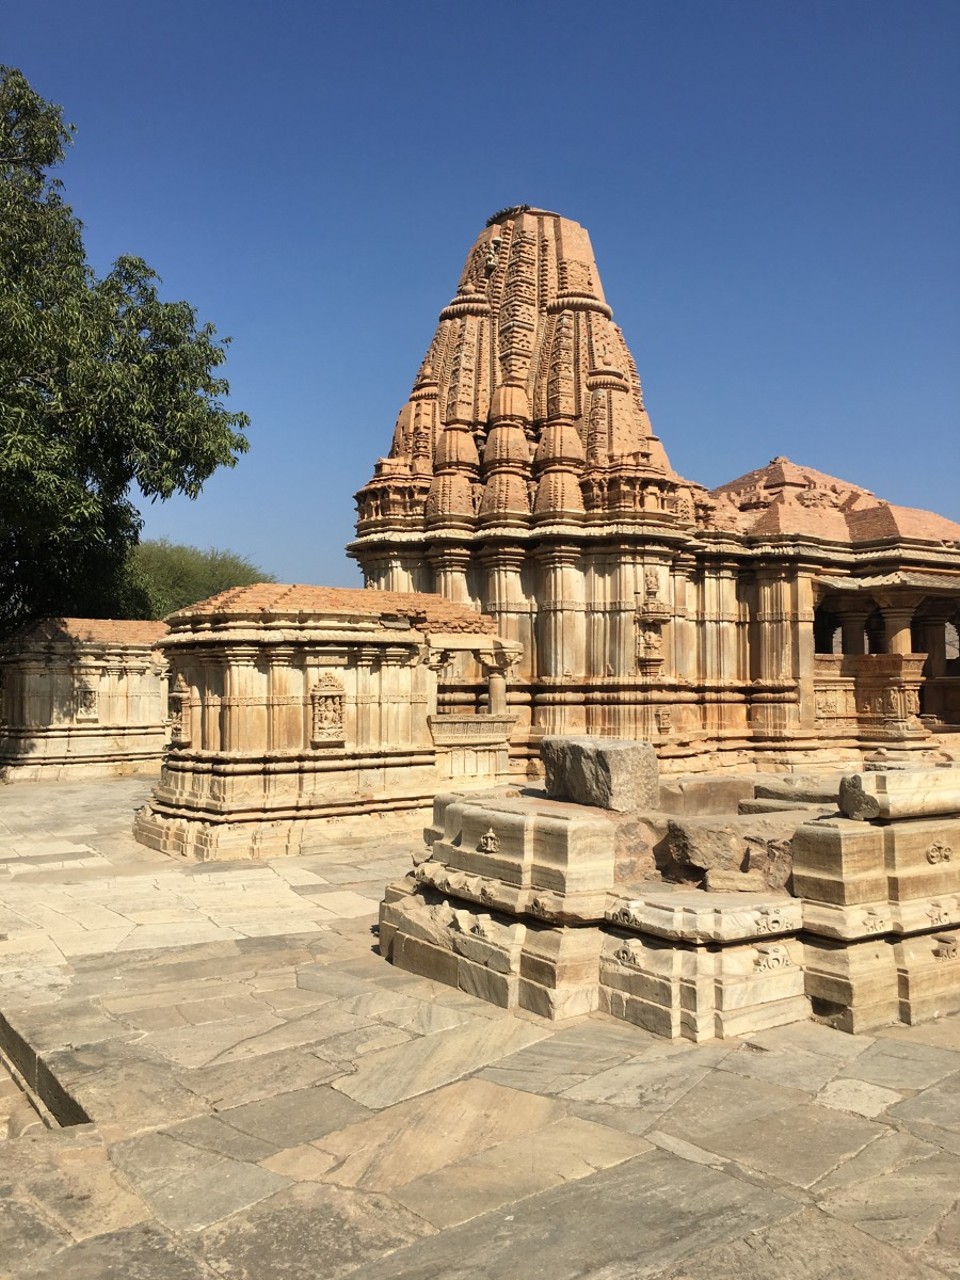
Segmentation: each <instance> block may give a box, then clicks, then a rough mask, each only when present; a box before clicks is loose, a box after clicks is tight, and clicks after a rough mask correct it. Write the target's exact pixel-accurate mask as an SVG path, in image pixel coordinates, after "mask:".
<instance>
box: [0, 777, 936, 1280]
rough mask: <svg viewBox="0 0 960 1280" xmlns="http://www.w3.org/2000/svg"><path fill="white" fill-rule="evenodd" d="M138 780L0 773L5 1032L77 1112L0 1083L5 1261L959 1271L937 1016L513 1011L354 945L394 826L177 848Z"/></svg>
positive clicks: (53, 1273)
mask: <svg viewBox="0 0 960 1280" xmlns="http://www.w3.org/2000/svg"><path fill="white" fill-rule="evenodd" d="M148 788H149V780H144V779H121V780H114V781H106V782H88V783H68V784H58V785H47V784H36V785H30V786H28V785H21V786H10V787H5V788H0V1015H2V1016H3V1018H4V1019H5V1020H6V1024H7V1029H4V1025H3V1024H2V1023H0V1030H4V1034H5V1035H6V1036H7V1039H8V1040H9V1039H10V1038H11V1037H13V1036H15V1035H19V1036H20V1037H22V1038H23V1041H25V1042H26V1043H27V1044H29V1045H30V1046H31V1047H32V1050H33V1051H34V1052H35V1053H36V1054H38V1055H39V1062H38V1063H34V1064H33V1066H32V1067H30V1064H29V1062H28V1063H27V1068H28V1074H29V1073H31V1072H32V1074H33V1075H34V1076H36V1077H38V1078H40V1077H42V1078H43V1079H44V1080H46V1082H47V1083H46V1086H45V1087H46V1090H47V1096H48V1097H49V1098H51V1099H52V1098H54V1095H55V1090H56V1086H55V1084H54V1083H53V1082H52V1081H50V1079H49V1073H50V1072H52V1073H53V1077H55V1080H56V1081H59V1084H60V1085H61V1086H62V1088H63V1089H64V1090H66V1092H67V1094H68V1095H69V1097H70V1098H72V1099H73V1101H74V1104H75V1106H77V1107H80V1108H82V1109H83V1113H85V1114H86V1116H88V1117H89V1118H90V1119H89V1122H86V1123H80V1124H74V1125H72V1126H69V1127H65V1128H53V1129H46V1128H43V1127H41V1126H40V1125H39V1124H38V1122H37V1118H36V1115H35V1113H34V1112H33V1111H32V1110H30V1108H29V1106H28V1105H27V1104H26V1100H25V1097H24V1095H23V1094H22V1093H21V1092H20V1090H19V1089H18V1088H17V1086H16V1084H15V1083H14V1082H13V1080H11V1079H9V1078H6V1077H4V1076H0V1135H2V1133H3V1132H5V1131H6V1129H7V1127H8V1121H9V1132H10V1134H11V1136H10V1137H9V1139H8V1140H6V1141H0V1280H14V1278H16V1280H41V1278H44V1280H53V1278H54V1277H55V1278H56V1280H113V1278H116V1280H121V1278H122V1280H337V1278H338V1277H343V1276H351V1277H354V1278H355V1280H368V1278H370V1280H372V1278H373V1277H376V1278H377V1280H391V1278H392V1277H407V1278H409V1280H414V1278H417V1277H422V1278H423V1280H428V1278H429V1280H433V1278H440V1280H459V1278H462V1277H485V1278H489V1280H498V1278H501V1277H502V1278H503V1280H508V1278H509V1280H514V1278H515V1277H517V1276H523V1277H524V1280H537V1277H544V1278H546V1277H549V1278H550V1280H574V1278H576V1280H633V1278H639V1277H651V1278H657V1280H728V1278H729V1280H732V1277H738V1280H769V1277H772V1276H776V1277H777V1278H778V1280H790V1278H794V1277H795V1278H796V1280H821V1278H826V1277H837V1278H838V1280H839V1278H841V1277H842V1278H843V1280H868V1278H869V1280H878V1278H879V1280H883V1278H884V1277H888V1276H889V1277H896V1278H897V1280H929V1278H931V1277H935V1276H953V1277H960V1018H958V1017H949V1018H943V1019H940V1020H938V1021H936V1022H933V1023H930V1024H927V1025H926V1026H923V1027H917V1028H896V1029H890V1030H888V1031H882V1032H880V1033H878V1034H876V1035H873V1036H857V1037H851V1036H846V1035H842V1034H841V1033H840V1032H836V1031H832V1030H829V1029H827V1028H825V1027H821V1026H816V1025H814V1024H812V1023H805V1024H799V1025H797V1026H794V1027H785V1028H779V1029H777V1030H774V1031H767V1032H762V1033H759V1034H757V1035H753V1036H750V1037H747V1038H745V1039H742V1040H733V1041H724V1042H719V1043H713V1044H706V1045H700V1046H694V1045H691V1044H689V1043H687V1042H667V1041H663V1040H659V1039H657V1038H655V1037H653V1036H650V1035H647V1034H646V1033H644V1032H642V1031H640V1030H639V1029H636V1028H633V1027H629V1026H626V1025H625V1024H623V1023H619V1022H616V1021H614V1020H612V1019H609V1018H605V1017H603V1016H602V1015H595V1016H591V1017H585V1018H582V1019H579V1020H577V1021H576V1022H574V1023H573V1024H564V1025H563V1026H561V1027H557V1026H555V1025H553V1024H549V1023H546V1022H543V1021H540V1020H539V1019H536V1018H534V1017H532V1016H527V1015H523V1014H519V1015H516V1014H513V1013H506V1012H504V1011H502V1010H498V1009H495V1008H493V1007H492V1006H490V1005H487V1004H483V1003H481V1002H479V1001H477V1000H475V999H473V998H472V997H470V996H468V995H466V994H465V993H463V992H458V991H453V990H451V989H450V988H447V987H443V986H440V985H438V984H436V983H433V982H430V981H428V980H427V979H424V978H419V977H416V976H415V975H412V974H408V973H402V972H399V971H396V970H393V969H391V968H390V967H389V966H388V965H387V964H385V963H384V962H383V961H382V960H381V959H380V958H379V956H378V955H377V952H376V936H375V932H374V928H375V922H376V907H377V903H378V901H379V898H380V896H381V891H382V889H383V885H384V883H385V882H386V881H387V880H389V879H391V878H395V877H396V876H397V875H399V874H401V873H402V872H403V871H404V870H405V869H406V867H407V866H408V865H409V859H410V854H411V852H412V851H413V850H414V848H416V847H417V845H418V843H419V841H418V833H417V826H416V824H415V823H413V822H408V823H407V824H406V826H404V825H403V824H398V825H397V826H396V827H393V828H389V829H388V828H387V827H386V825H385V824H378V823H376V822H373V821H371V822H370V823H369V824H368V829H367V830H365V832H364V834H363V835H362V836H360V835H357V834H356V832H348V831H346V830H344V831H343V832H341V833H338V831H337V828H336V827H331V829H330V835H329V839H328V840H327V841H326V842H325V843H324V842H320V841H318V842H317V843H316V845H314V846H312V847H311V849H310V851H309V852H308V853H307V854H305V855H304V856H302V857H299V858H296V859H287V860H284V859H279V860H275V861H272V862H265V863H258V862H244V863H240V862H237V863H216V864H209V865H198V864H194V863H186V862H177V861H174V860H172V859H170V858H167V857H165V856H163V855H161V854H158V853H155V852H152V851H150V850H147V849H143V848H141V847H140V846H139V845H137V844H136V843H135V842H134V841H133V839H132V837H131V836H130V834H129V828H130V824H131V821H132V817H133V811H134V809H135V808H136V807H137V806H138V805H140V804H142V803H143V801H144V799H145V797H146V794H147V791H148ZM27 1057H28V1058H29V1054H28V1055H27ZM64 1105H65V1104H64ZM24 1107H26V1111H24ZM83 1113H79V1112H78V1113H77V1114H78V1116H79V1117H80V1118H82V1114H83ZM16 1135H19V1136H16Z"/></svg>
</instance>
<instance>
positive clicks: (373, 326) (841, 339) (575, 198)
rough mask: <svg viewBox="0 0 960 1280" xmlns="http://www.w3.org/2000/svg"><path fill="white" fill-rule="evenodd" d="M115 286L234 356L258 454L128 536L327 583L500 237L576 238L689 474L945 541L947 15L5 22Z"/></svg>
mask: <svg viewBox="0 0 960 1280" xmlns="http://www.w3.org/2000/svg"><path fill="white" fill-rule="evenodd" d="M0 62H5V63H7V64H10V65H13V66H18V67H20V68H21V69H22V70H23V71H24V72H25V74H26V75H27V77H28V79H29V80H30V81H31V83H32V84H33V86H34V88H36V89H37V90H38V91H39V92H40V93H41V94H43V95H44V97H46V98H48V99H50V100H52V101H55V102H58V103H60V104H61V105H62V106H63V107H64V109H65V114H66V117H67V119H68V120H70V121H72V122H73V123H75V124H76V126H77V138H76V143H75V146H74V148H73V150H72V152H71V155H70V158H69V160H68V162H67V164H66V165H65V167H64V171H63V174H62V177H63V179H64V181H65V184H66V197H67V199H68V200H69V201H70V202H71V203H72V204H73V206H74V209H75V210H76V212H77V214H78V215H79V216H80V217H81V218H82V220H83V222H84V223H85V225H86V228H87V231H86V243H87V249H88V253H89V255H90V257H91V260H92V261H93V263H94V265H95V266H96V267H97V268H98V269H100V270H103V269H106V268H107V267H108V266H109V265H110V263H111V262H112V261H113V259H114V258H115V257H116V256H117V255H118V254H121V253H135V254H138V255H140V256H141V257H143V258H145V259H146V260H147V262H149V263H150V265H151V266H153V267H154V269H155V270H156V271H158V272H159V274H160V276H161V277H162V279H163V287H162V296H164V297H168V298H186V299H188V300H189V301H190V302H191V303H192V304H193V305H194V306H195V307H196V308H197V310H198V313H199V318H200V319H201V320H212V321H213V323H214V324H215V325H216V326H217V328H218V330H219V332H220V333H221V334H224V335H231V336H232V339H233V343H232V346H231V348H230V357H229V360H228V363H227V366H226V370H225V372H226V376H227V377H228V378H229V380H230V383H231V386H232V393H233V394H232V397H231V405H232V407H234V408H237V409H243V410H245V411H246V412H247V413H249V414H250V416H251V418H252V426H251V429H250V441H251V449H250V452H249V453H248V454H247V455H246V457H244V458H243V459H241V461H240V463H239V464H238V466H237V467H236V469H235V470H233V471H230V472H221V473H219V474H218V475H217V476H215V477H214V478H213V479H211V480H210V481H209V482H208V484H207V486H206V488H205V490H204V493H203V495H202V496H201V497H200V498H199V499H198V500H197V501H196V502H193V503H191V502H188V501H187V500H174V501H172V502H170V503H167V504H165V505H161V504H156V505H153V506H150V505H148V506H146V507H145V509H144V516H145V522H146V523H145V530H144V536H145V537H159V536H167V537H170V538H172V539H174V540H175V541H182V542H189V543H194V544H197V545H200V546H211V545H212V546H218V547H223V548H228V549H230V550H233V551H237V552H241V553H243V554H245V555H247V556H250V557H251V558H252V559H253V560H254V561H255V562H256V563H258V564H259V565H260V566H261V567H262V568H264V569H266V570H269V571H270V572H272V573H274V574H276V575H277V577H278V578H279V579H280V580H281V581H299V582H322V583H329V584H332V585H350V584H352V583H354V582H358V581H359V578H358V575H357V571H356V570H355V568H354V567H353V565H352V562H349V561H348V560H347V559H346V558H345V556H344V554H343V550H342V548H343V545H344V543H345V542H347V541H348V540H349V538H350V537H351V536H352V531H353V518H354V506H353V498H352V495H353V493H354V492H355V491H356V490H357V489H358V488H359V487H360V486H361V485H362V484H363V483H365V481H366V480H367V479H368V478H369V475H370V473H371V471H372V468H373V464H374V461H375V460H376V458H377V457H379V456H380V455H381V454H383V453H385V452H386V450H387V448H388V447H389V443H390V438H391V434H392V430H393V424H394V421H395V418H396V415H397V412H398V410H399V408H400V406H401V405H402V403H403V402H404V400H405V399H406V396H407V395H408V393H409V390H410V386H411V383H412V380H413V377H414V375H415V373H416V370H417V367H418V365H419V363H420V360H421V359H422V357H423V354H424V352H425V350H426V347H427V345H428V343H429V341H430V338H431V336H432V334H433V330H434V327H435V324H436V319H437V313H438V311H439V310H440V308H441V307H443V306H444V305H445V304H446V302H447V301H448V300H449V298H450V297H451V296H452V294H453V293H454V292H455V287H456V281H457V277H458V274H459V271H460V268H461V265H462V262H463V259H464V257H465V256H466V253H467V251H468V249H469V248H470V246H471V244H472V242H473V240H474V238H475V237H476V235H477V234H478V233H479V231H480V230H481V228H482V227H483V224H484V222H485V220H486V218H487V217H488V216H489V215H490V214H491V213H492V212H494V211H495V210H496V209H498V208H501V207H502V206H504V205H511V204H518V203H529V204H533V205H537V206H540V207H543V208H547V209H553V210H555V211H556V212H558V213H561V214H563V215H565V216H566V217H570V218H574V219H576V220H577V221H578V222H582V223H583V224H584V225H585V226H587V227H588V228H589V230H590V233H591V237H592V240H593V245H594V249H595V251H596V255H597V260H598V263H599V267H600V273H601V277H602V279H603V282H604V288H605V291H606V295H607V300H608V302H610V304H611V305H612V307H613V309H614V318H615V319H616V320H617V322H618V323H619V324H620V325H621V327H622V328H623V330H624V333H625V336H626V339H627V342H628V343H629V345H630V347H631V349H632V351H633V353H634V355H635V357H636V359H637V363H638V366H639V369H640V376H641V379H642V380H643V384H644V389H645V394H646V400H647V404H648V408H649V409H650V412H651V416H652V418H653V423H654V427H655V429H656V430H657V432H658V434H659V435H660V436H661V437H662V439H663V441H664V444H665V445H666V448H667V451H668V453H669V455H670V459H671V462H672V463H673V465H674V467H675V468H676V470H678V471H679V472H681V473H682V474H684V475H686V476H688V477H689V478H690V479H693V480H697V481H699V482H701V483H703V484H706V485H709V486H711V487H712V486H714V485H718V484H721V483H723V482H725V481H727V480H731V479H733V478H734V477H736V476H738V475H741V474H742V473H743V472H745V471H749V470H752V469H753V468H754V467H758V466H763V465H764V464H765V463H766V462H767V461H768V460H769V459H770V458H772V457H774V456H775V455H776V454H786V455H787V456H788V457H790V458H792V459H793V460H794V461H795V462H798V463H801V464H806V465H808V466H811V467H815V468H817V469H818V470H821V471H827V472H830V473H832V474H834V475H838V476H841V477H842V478H844V479H847V480H852V481H855V482H857V483H859V484H862V485H864V486H866V487H867V488H869V489H872V490H874V491H875V492H876V493H878V494H880V495H881V496H883V497H885V498H889V499H890V500H891V501H894V502H897V503H901V504H903V505H907V506H919V507H926V508H928V509H931V510H934V511H939V512H940V513H941V514H943V515H946V516H949V517H951V518H952V519H954V520H960V483H958V477H960V438H958V412H957V406H958V404H960V358H958V356H960V252H958V243H960V241H958V230H960V163H958V161H960V154H958V153H960V3H958V0H632V2H630V0H620V2H618V3H607V2H606V0H592V2H591V3H582V2H581V3H571V2H570V0H549V2H542V0H512V3H511V2H505V0H488V2H487V3H484V4H475V3H468V2H466V0H459V2H458V0H436V2H435V0H392V2H390V0H338V2H337V3H333V2H331V0H313V2H311V3H308V2H301V0H273V3H270V4H267V3H263V2H262V0H261V2H259V3H253V0H158V2H156V3H146V2H145V0H2V3H0Z"/></svg>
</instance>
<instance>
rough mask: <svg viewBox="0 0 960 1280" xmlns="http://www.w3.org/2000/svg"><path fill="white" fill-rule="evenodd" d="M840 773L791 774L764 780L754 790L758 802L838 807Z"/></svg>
mask: <svg viewBox="0 0 960 1280" xmlns="http://www.w3.org/2000/svg"><path fill="white" fill-rule="evenodd" d="M842 776H843V775H842V774H840V773H826V774H822V775H819V776H818V775H816V774H802V773H790V774H784V775H783V776H782V777H779V778H769V777H768V778H764V779H763V781H761V782H758V783H757V785H756V787H755V789H754V793H753V794H754V796H755V797H756V798H757V799H758V800H775V801H782V802H785V803H793V804H800V805H803V804H813V805H822V806H827V807H830V808H832V809H836V807H837V793H838V791H839V789H840V780H841V778H842Z"/></svg>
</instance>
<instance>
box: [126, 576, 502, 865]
mask: <svg viewBox="0 0 960 1280" xmlns="http://www.w3.org/2000/svg"><path fill="white" fill-rule="evenodd" d="M169 623H170V631H169V635H168V636H167V638H166V640H165V641H164V648H165V651H166V653H167V655H168V658H169V661H170V664H171V667H172V669H173V671H174V672H175V673H176V674H175V678H174V683H173V687H172V690H171V694H170V719H171V727H172V736H171V745H170V750H169V752H168V754H167V757H166V760H165V762H164V767H163V771H162V774H161V778H160V782H159V784H158V785H157V787H156V788H155V790H154V793H153V796H152V798H151V800H150V803H149V804H148V805H147V806H146V808H145V810H144V811H142V812H141V814H140V815H139V816H138V818H137V821H136V825H135V834H136V836H137V838H138V839H139V840H141V841H142V842H143V843H144V844H148V845H150V846H151V847H153V848H158V849H162V850H165V851H168V852H171V853H176V854H179V855H182V856H185V857H196V858H200V859H207V858H235V857H267V856H274V855H278V854H285V853H297V852H299V850H300V849H301V848H302V846H303V844H304V841H306V840H308V839H309V838H310V836H311V833H312V832H316V831H317V830H319V829H321V828H318V826H317V824H318V823H320V824H322V823H323V821H324V820H325V819H328V818H332V817H349V816H351V815H358V814H365V813H382V812H391V811H402V810H408V809H417V808H420V807H423V806H426V805H428V804H429V803H430V802H431V801H432V799H433V796H434V794H435V793H436V792H437V790H438V789H440V788H441V787H444V786H446V785H449V783H450V781H451V780H452V779H453V778H456V780H457V783H458V785H459V786H465V787H469V786H477V787H489V786H490V785H491V784H492V783H494V782H496V781H497V780H498V779H499V778H501V777H502V776H504V775H505V773H506V770H507V741H508V737H509V730H510V726H511V724H512V718H511V717H509V716H505V715H500V716H495V715H490V716H485V715H482V714H480V715H476V716H473V717H471V719H472V721H473V725H472V732H468V731H467V727H466V726H465V725H463V724H455V723H452V724H451V726H450V729H449V731H448V732H447V733H446V735H445V726H441V727H439V728H438V727H437V726H438V724H439V723H440V722H441V721H443V720H444V719H445V717H443V716H438V715H437V673H438V671H439V670H441V669H442V667H443V666H444V664H445V663H446V662H448V661H450V660H451V657H453V656H456V655H457V654H461V653H462V654H465V655H466V656H467V657H469V658H471V659H472V660H474V661H476V662H478V663H479V662H483V663H485V664H486V666H487V667H488V668H489V669H490V671H491V676H490V702H491V705H492V704H493V703H494V702H497V703H498V704H499V703H505V701H506V694H505V684H506V672H508V671H509V669H510V666H511V664H512V662H513V661H514V660H515V657H516V652H517V648H518V646H516V645H511V644H510V643H509V642H504V641H502V640H501V639H500V637H499V636H498V635H497V632H496V629H495V624H494V622H493V620H492V619H491V618H488V617H485V616H483V615H482V614H479V613H477V612H476V611H475V610H473V609H470V608H469V607H466V606H457V605H453V604H450V603H449V602H447V601H445V600H443V599H441V598H440V597H438V596H429V595H416V594H396V593H394V594H391V593H387V592H373V591H350V590H335V589H332V588H324V587H299V586H281V585H276V584H260V585H257V586H253V587H244V588H237V589H235V590H233V591H228V592H224V593H223V594H222V595H220V596H215V597H214V598H213V599H212V600H209V601H205V602H203V603H202V604H199V605H194V606H191V607H190V608H188V609H183V610H181V611H180V612H179V613H175V614H173V615H172V617H171V618H170V619H169Z"/></svg>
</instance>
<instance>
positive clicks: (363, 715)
mask: <svg viewBox="0 0 960 1280" xmlns="http://www.w3.org/2000/svg"><path fill="white" fill-rule="evenodd" d="M380 656H381V651H380V649H379V648H378V647H376V646H374V645H358V646H357V647H356V649H355V650H354V657H355V660H356V664H357V747H358V749H359V750H361V751H369V750H370V749H371V747H379V746H380V694H379V689H378V688H377V687H376V686H377V685H378V684H379V681H378V680H377V674H378V669H379V665H380Z"/></svg>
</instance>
